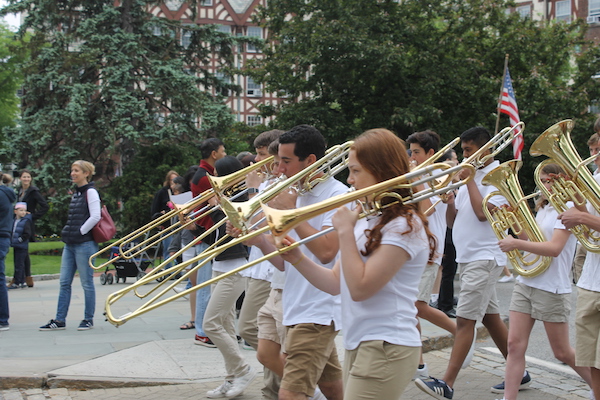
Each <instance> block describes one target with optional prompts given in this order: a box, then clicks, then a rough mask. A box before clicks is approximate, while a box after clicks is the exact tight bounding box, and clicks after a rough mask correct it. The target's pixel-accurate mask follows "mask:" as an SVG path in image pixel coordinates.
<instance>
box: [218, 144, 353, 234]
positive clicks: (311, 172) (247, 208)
mask: <svg viewBox="0 0 600 400" xmlns="http://www.w3.org/2000/svg"><path fill="white" fill-rule="evenodd" d="M352 143H353V142H352V141H348V142H346V143H343V144H341V145H337V146H333V147H332V148H330V149H329V151H328V152H327V153H326V154H325V156H324V157H322V158H321V159H319V160H317V161H316V162H314V163H313V164H311V165H310V166H308V167H307V168H305V169H303V170H302V171H300V172H298V173H297V174H296V175H294V176H293V177H291V178H288V179H285V180H283V181H280V182H278V183H277V184H275V185H274V186H273V187H271V188H270V189H267V190H264V191H263V192H262V193H260V194H258V195H257V196H254V197H253V198H252V199H250V200H248V201H245V202H239V203H233V202H231V201H229V200H228V199H226V198H221V199H219V203H220V204H221V207H222V209H223V211H224V212H225V214H226V215H227V218H229V221H230V222H231V224H232V225H233V226H235V227H236V228H238V229H240V230H242V232H248V230H249V225H248V223H249V221H250V220H251V218H252V216H254V214H255V213H256V212H257V211H258V210H260V204H261V203H267V202H269V201H270V200H272V199H273V198H274V197H276V196H277V195H278V194H279V193H281V192H282V191H283V190H286V189H289V188H290V187H292V186H293V185H294V183H296V182H299V183H300V189H299V193H300V194H302V193H304V192H308V191H310V190H312V188H313V187H315V185H318V184H319V183H320V182H322V181H324V180H326V179H329V178H330V177H332V176H335V175H336V174H337V173H338V172H340V171H341V170H343V169H345V168H346V166H347V164H348V153H349V151H350V147H351V146H352Z"/></svg>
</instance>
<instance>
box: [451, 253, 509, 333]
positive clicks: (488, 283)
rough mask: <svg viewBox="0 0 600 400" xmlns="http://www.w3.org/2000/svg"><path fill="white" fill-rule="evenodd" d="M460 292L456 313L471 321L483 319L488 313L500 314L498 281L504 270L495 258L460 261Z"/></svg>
mask: <svg viewBox="0 0 600 400" xmlns="http://www.w3.org/2000/svg"><path fill="white" fill-rule="evenodd" d="M458 268H459V270H460V293H459V295H458V306H457V308H456V315H457V316H459V317H461V318H465V319H469V320H471V321H481V320H482V319H483V317H484V316H485V315H486V314H499V313H500V309H499V308H498V297H497V296H496V282H498V277H499V276H500V273H501V272H502V269H503V268H504V267H502V266H501V265H498V264H497V263H496V261H495V260H479V261H471V262H469V263H458Z"/></svg>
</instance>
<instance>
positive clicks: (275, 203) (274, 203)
mask: <svg viewBox="0 0 600 400" xmlns="http://www.w3.org/2000/svg"><path fill="white" fill-rule="evenodd" d="M297 198H298V192H297V191H296V190H294V189H290V190H284V191H283V192H281V193H279V194H278V195H277V197H275V198H274V199H273V200H271V201H270V202H269V206H270V207H273V208H276V209H278V210H293V209H294V208H296V199H297Z"/></svg>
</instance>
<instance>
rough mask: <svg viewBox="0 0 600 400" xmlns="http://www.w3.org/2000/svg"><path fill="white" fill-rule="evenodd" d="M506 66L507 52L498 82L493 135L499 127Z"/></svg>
mask: <svg viewBox="0 0 600 400" xmlns="http://www.w3.org/2000/svg"><path fill="white" fill-rule="evenodd" d="M507 68H508V54H506V55H505V56H504V71H503V72H502V81H501V83H500V94H499V95H498V104H497V106H496V113H497V114H498V116H497V117H496V129H495V130H494V136H495V135H496V134H497V133H498V128H499V127H500V105H501V104H502V91H503V89H504V79H505V78H506V69H507Z"/></svg>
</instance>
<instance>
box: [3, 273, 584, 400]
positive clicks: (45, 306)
mask: <svg viewBox="0 0 600 400" xmlns="http://www.w3.org/2000/svg"><path fill="white" fill-rule="evenodd" d="M129 279H130V280H131V278H129ZM96 283H97V285H96V297H97V301H98V304H97V307H96V310H97V316H96V319H95V321H94V323H95V327H94V329H92V330H90V331H77V326H78V324H79V321H80V320H81V319H82V318H83V291H82V289H81V287H80V284H79V280H78V279H77V278H76V279H75V281H74V284H73V297H72V301H71V308H70V310H69V317H68V319H67V329H66V330H60V331H52V332H42V331H39V330H38V327H39V326H41V325H43V324H45V323H46V322H47V321H48V320H49V319H51V318H53V317H54V313H55V309H56V301H57V297H58V280H48V281H36V283H35V287H34V288H28V289H19V290H11V291H9V301H10V311H11V318H10V330H9V331H5V332H0V400H15V399H28V400H42V399H53V400H62V399H65V400H66V399H94V400H102V399H128V398H131V399H138V398H140V397H142V396H143V397H144V398H145V400H152V399H178V400H179V399H192V398H194V399H197V398H205V393H206V391H207V390H210V389H214V388H215V387H216V386H218V385H219V384H220V383H221V380H222V379H223V376H224V374H225V369H224V366H223V361H222V357H221V355H220V353H219V351H218V350H217V349H208V348H205V347H203V346H198V345H194V344H193V340H192V339H193V335H194V332H193V331H189V330H188V331H182V330H179V328H178V327H179V325H181V324H182V323H183V322H185V321H187V320H189V319H190V318H189V302H188V301H186V300H184V299H179V300H176V301H174V302H171V303H170V304H168V305H165V306H164V307H161V308H159V309H157V310H153V311H150V312H148V313H146V314H143V315H142V316H140V317H138V318H135V319H133V320H131V321H129V322H127V323H126V324H124V325H122V326H121V327H119V328H118V329H117V328H115V327H114V326H112V325H111V324H109V323H108V322H105V321H104V320H103V317H102V310H103V309H104V300H105V299H106V297H107V295H108V294H109V293H112V292H114V291H116V290H118V289H121V288H124V287H126V285H127V284H123V283H119V284H113V285H105V286H103V285H100V284H99V283H98V281H96ZM153 285H154V284H153ZM141 304H143V300H140V299H139V298H137V297H135V296H133V295H130V296H127V297H125V298H123V299H122V301H120V302H119V304H118V307H116V308H115V309H114V310H113V313H114V315H122V314H125V313H127V312H131V311H133V310H134V309H136V308H137V307H139V306H140V305H141ZM422 329H423V334H424V337H425V339H426V346H425V349H434V351H431V352H428V353H426V354H425V356H424V357H425V361H426V362H427V363H428V365H429V372H430V374H432V375H434V376H436V377H440V376H441V375H442V374H443V371H444V370H445V368H446V365H447V361H448V358H449V352H450V350H449V348H447V346H448V345H449V344H451V342H452V341H451V339H449V338H448V337H447V335H446V332H445V331H442V330H441V329H439V328H437V327H435V326H432V325H431V324H429V323H427V322H423V323H422ZM337 343H338V350H339V351H340V356H341V357H343V351H342V350H341V349H342V346H341V335H339V336H338V338H337ZM445 347H446V348H445ZM441 348H445V349H444V350H436V349H441ZM255 354H256V353H255V352H254V351H248V350H244V355H245V356H246V359H247V360H248V362H249V363H250V364H251V365H252V366H254V367H255V368H257V369H258V370H262V368H261V366H260V365H259V363H258V362H257V361H256V356H255ZM528 370H529V371H530V372H531V374H532V377H533V384H532V386H531V387H532V388H531V389H529V390H526V391H523V392H521V394H520V396H519V398H520V399H521V398H522V399H550V400H553V399H573V400H579V399H588V398H589V397H588V396H589V389H588V388H587V386H586V385H585V384H584V383H583V381H582V380H581V379H580V378H579V377H577V376H574V375H573V373H572V372H570V371H569V370H568V368H564V367H562V368H561V366H560V365H556V367H553V366H548V365H544V366H540V367H538V366H536V365H535V364H531V363H530V364H529V365H528ZM503 374H504V361H503V359H502V357H501V356H499V355H497V354H495V353H493V352H492V351H488V350H486V349H481V350H479V351H477V352H476V354H475V357H474V360H473V363H472V364H471V366H470V367H469V368H467V369H465V370H463V371H462V372H461V375H460V376H459V379H458V380H457V383H456V387H455V389H456V393H455V396H454V398H455V399H495V398H501V397H502V396H501V395H494V394H492V393H490V391H489V388H490V387H491V386H493V385H495V384H497V383H499V382H501V381H502V380H503V378H502V376H503ZM261 376H262V375H259V377H258V378H257V379H256V380H255V381H254V382H253V384H252V385H251V387H250V388H249V389H248V390H247V391H246V392H245V393H244V395H242V396H239V397H238V398H239V399H241V400H244V399H260V387H261V381H262V379H261ZM403 398H407V399H430V398H431V397H429V396H428V395H426V394H425V393H423V392H421V391H420V390H419V389H418V388H417V387H416V386H414V385H413V384H411V385H410V386H409V388H408V389H407V391H406V393H405V395H404V396H403ZM383 400H385V399H383Z"/></svg>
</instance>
